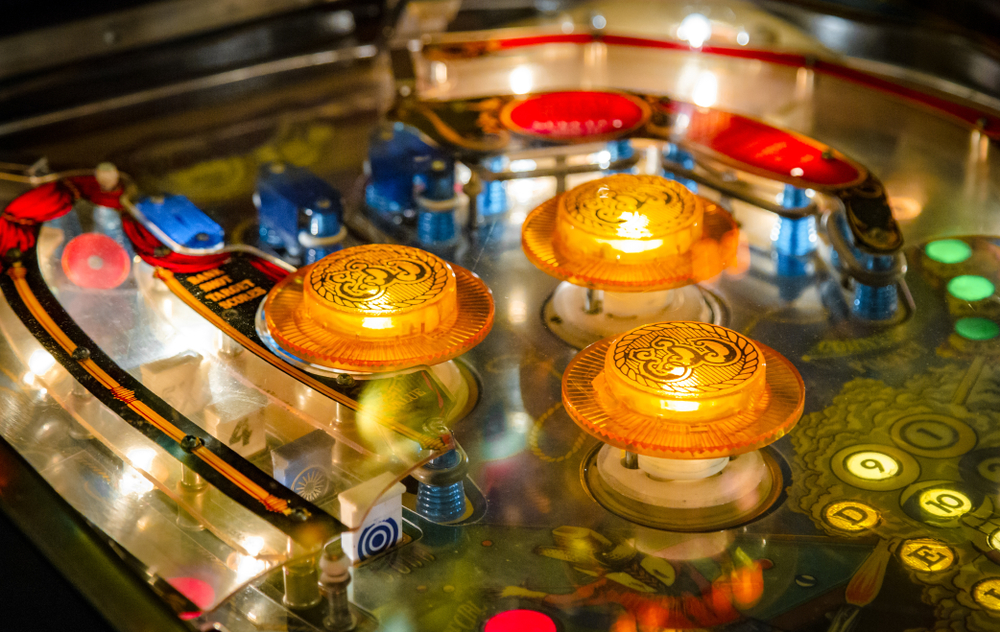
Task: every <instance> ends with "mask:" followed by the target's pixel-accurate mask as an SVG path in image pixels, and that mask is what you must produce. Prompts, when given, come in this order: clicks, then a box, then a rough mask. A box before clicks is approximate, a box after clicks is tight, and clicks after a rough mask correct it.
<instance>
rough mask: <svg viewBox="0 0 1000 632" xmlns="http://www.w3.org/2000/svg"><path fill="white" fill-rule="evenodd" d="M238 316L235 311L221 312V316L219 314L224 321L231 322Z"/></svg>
mask: <svg viewBox="0 0 1000 632" xmlns="http://www.w3.org/2000/svg"><path fill="white" fill-rule="evenodd" d="M239 315H240V313H239V312H238V311H236V310H235V309H227V310H225V311H223V312H222V314H221V316H222V317H223V318H225V319H226V320H233V319H234V318H236V317H237V316H239Z"/></svg>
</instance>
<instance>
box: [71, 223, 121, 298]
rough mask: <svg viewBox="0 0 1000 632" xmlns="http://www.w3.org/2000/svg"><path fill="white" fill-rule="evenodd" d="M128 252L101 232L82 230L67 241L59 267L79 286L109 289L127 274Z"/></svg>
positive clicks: (119, 282) (117, 284) (115, 285)
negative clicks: (81, 232)
mask: <svg viewBox="0 0 1000 632" xmlns="http://www.w3.org/2000/svg"><path fill="white" fill-rule="evenodd" d="M130 267H131V264H130V262H129V256H128V252H126V251H125V248H123V247H122V245H121V244H119V243H118V242H117V241H115V240H114V239H112V238H110V237H108V236H107V235H102V234H100V233H84V234H82V235H79V236H77V237H74V238H73V239H71V240H70V242H69V243H68V244H66V248H64V249H63V254H62V268H63V272H65V273H66V276H67V277H69V280H70V281H72V282H73V283H74V284H75V285H77V286H78V287H83V288H89V289H95V290H109V289H111V288H115V287H118V286H119V285H121V283H122V281H124V280H125V278H126V277H128V272H129V268H130Z"/></svg>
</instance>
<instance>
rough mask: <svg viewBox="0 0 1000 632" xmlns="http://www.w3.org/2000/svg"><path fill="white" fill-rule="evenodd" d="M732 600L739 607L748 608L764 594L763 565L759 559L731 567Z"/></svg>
mask: <svg viewBox="0 0 1000 632" xmlns="http://www.w3.org/2000/svg"><path fill="white" fill-rule="evenodd" d="M731 581H732V584H731V585H732V587H733V600H734V601H735V602H736V605H737V606H739V607H740V608H750V607H751V606H753V605H754V604H756V603H757V602H758V601H760V598H761V597H762V596H763V595H764V567H763V565H762V564H761V563H760V562H759V561H755V562H753V563H752V564H750V565H749V566H741V567H739V568H736V569H733V572H732V574H731Z"/></svg>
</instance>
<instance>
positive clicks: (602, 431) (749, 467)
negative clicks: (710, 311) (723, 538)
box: [562, 321, 805, 530]
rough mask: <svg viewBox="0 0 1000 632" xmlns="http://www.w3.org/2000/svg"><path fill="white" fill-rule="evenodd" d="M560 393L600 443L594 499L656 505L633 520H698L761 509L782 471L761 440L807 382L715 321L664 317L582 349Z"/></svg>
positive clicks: (794, 417) (786, 418) (730, 520)
mask: <svg viewBox="0 0 1000 632" xmlns="http://www.w3.org/2000/svg"><path fill="white" fill-rule="evenodd" d="M562 397H563V404H564V405H565V407H566V411H567V412H568V413H569V416H570V417H571V418H572V419H573V421H574V422H576V424H577V425H578V426H579V427H580V428H582V429H583V430H584V431H586V432H587V433H589V434H591V435H593V436H595V437H597V438H598V439H600V440H601V441H602V442H604V444H605V446H604V447H603V448H602V449H600V450H599V451H598V452H595V453H594V455H593V460H594V461H595V464H596V468H592V469H596V472H594V471H591V472H589V474H588V477H589V480H588V482H589V484H590V488H591V491H592V492H593V493H594V495H595V497H596V498H597V499H598V501H599V502H601V503H602V504H604V505H605V506H606V507H608V508H609V509H611V510H612V511H616V512H618V513H634V514H635V515H636V516H640V517H641V516H643V515H646V516H649V515H653V518H648V517H647V518H645V519H640V520H639V522H645V523H649V522H650V520H652V521H653V522H655V523H656V524H653V525H651V526H658V527H667V528H674V529H685V528H687V529H691V530H699V529H701V528H721V527H722V526H726V525H732V524H736V523H739V522H740V521H741V520H746V519H748V517H752V516H753V515H759V513H760V512H762V511H764V510H766V506H767V504H768V499H769V498H771V499H773V497H774V496H775V494H776V493H777V492H778V491H780V489H779V487H780V486H779V485H776V480H775V479H776V478H780V471H779V468H778V467H777V465H776V464H774V463H770V462H769V461H767V460H766V459H765V458H764V456H763V455H762V454H761V453H760V452H758V450H759V449H760V448H762V447H764V446H766V445H768V444H770V443H772V442H774V441H776V440H778V439H779V438H780V437H782V436H783V435H785V434H786V433H787V432H788V431H789V430H790V429H791V428H792V427H793V426H794V425H795V424H796V423H797V422H798V420H799V418H800V417H801V415H802V409H803V403H804V398H805V387H804V385H803V382H802V378H801V376H800V375H799V373H798V371H797V370H796V369H795V367H794V366H793V365H792V364H791V362H789V361H788V360H787V359H785V358H784V357H783V356H782V355H781V354H779V353H778V352H776V351H774V350H773V349H771V348H769V347H766V346H764V345H762V344H760V343H757V342H754V341H752V340H750V339H749V338H747V337H745V336H743V335H741V334H739V333H737V332H735V331H733V330H731V329H727V328H725V327H721V326H718V325H712V324H709V323H702V322H691V321H669V322H661V323H651V324H647V325H643V326H641V327H638V328H636V329H633V330H631V331H628V332H626V333H624V334H622V335H620V336H618V337H616V338H609V339H605V340H602V341H600V342H597V343H595V344H593V345H591V346H589V347H587V348H586V349H584V350H583V351H581V352H580V353H579V354H577V356H576V357H575V358H574V359H573V361H572V362H570V365H569V367H568V368H567V370H566V373H565V374H564V375H563V384H562ZM609 505H614V506H609ZM660 509H663V510H668V509H669V510H671V511H669V512H667V511H658V510H660ZM678 510H680V511H678ZM685 511H687V512H688V513H687V514H685V513H684V512H685ZM661 514H662V515H661ZM657 516H659V517H657ZM627 517H629V516H627ZM658 521H659V522H658Z"/></svg>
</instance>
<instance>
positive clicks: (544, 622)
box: [483, 610, 556, 632]
mask: <svg viewBox="0 0 1000 632" xmlns="http://www.w3.org/2000/svg"><path fill="white" fill-rule="evenodd" d="M528 630H530V631H531V632H556V624H555V622H554V621H552V619H551V618H550V617H549V616H548V615H546V614H543V613H541V612H538V611H537V610H508V611H506V612H501V613H499V614H497V615H494V616H493V617H492V618H490V620H489V621H487V622H486V628H485V629H484V631H483V632H527V631H528Z"/></svg>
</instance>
